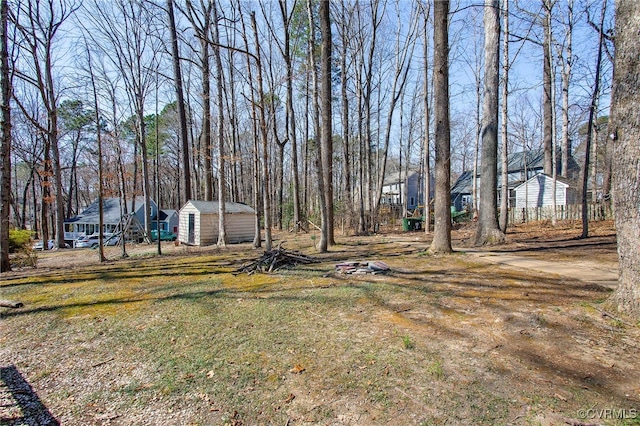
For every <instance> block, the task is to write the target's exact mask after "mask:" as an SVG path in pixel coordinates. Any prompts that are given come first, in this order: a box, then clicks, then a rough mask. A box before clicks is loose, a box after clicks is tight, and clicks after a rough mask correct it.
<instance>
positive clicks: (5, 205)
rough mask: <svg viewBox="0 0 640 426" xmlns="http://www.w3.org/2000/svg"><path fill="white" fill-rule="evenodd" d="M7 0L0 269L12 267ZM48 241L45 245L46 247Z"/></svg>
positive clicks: (1, 18)
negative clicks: (10, 245) (10, 246)
mask: <svg viewBox="0 0 640 426" xmlns="http://www.w3.org/2000/svg"><path fill="white" fill-rule="evenodd" d="M8 15H9V4H8V0H1V1H0V109H1V111H0V113H1V116H0V119H1V120H2V121H0V127H1V128H2V131H1V133H0V138H2V140H0V203H1V204H0V272H7V271H10V270H11V263H10V262H9V213H10V207H11V206H10V203H9V199H10V198H9V194H10V193H11V73H10V70H9V48H8V39H9V36H8V34H7V23H8ZM46 245H47V244H46V243H45V244H43V246H46Z"/></svg>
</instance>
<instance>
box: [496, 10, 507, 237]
mask: <svg viewBox="0 0 640 426" xmlns="http://www.w3.org/2000/svg"><path fill="white" fill-rule="evenodd" d="M502 13H503V15H502V16H503V22H504V28H503V29H502V36H503V37H504V39H503V42H502V49H503V52H502V123H501V130H500V133H501V142H502V150H501V152H500V164H501V167H500V171H501V179H500V180H501V182H502V186H501V188H500V191H501V192H500V217H499V219H498V225H499V227H500V230H501V231H502V232H503V233H506V232H507V225H508V222H509V143H508V139H509V133H508V122H509V120H508V118H509V115H508V107H509V103H508V99H509V67H510V65H509V0H503V1H502Z"/></svg>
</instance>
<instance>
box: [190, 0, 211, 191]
mask: <svg viewBox="0 0 640 426" xmlns="http://www.w3.org/2000/svg"><path fill="white" fill-rule="evenodd" d="M186 6H187V7H186V11H184V12H183V13H184V14H185V15H186V16H187V18H188V19H189V22H190V23H191V26H192V27H193V30H194V31H195V34H196V37H197V38H198V40H199V41H200V63H199V66H200V72H201V79H202V92H200V96H201V99H202V129H201V131H200V137H199V138H198V143H199V150H198V154H199V156H200V157H201V158H202V160H203V162H204V199H205V200H207V201H211V200H213V165H212V157H211V154H212V145H213V142H212V136H211V64H210V62H209V61H210V58H209V56H210V52H211V50H210V49H211V47H210V46H211V40H210V37H209V31H210V30H211V25H212V21H211V20H212V18H213V7H214V2H213V1H208V2H205V1H204V0H200V1H199V3H198V5H197V6H195V5H194V4H193V3H192V2H191V1H187V2H186Z"/></svg>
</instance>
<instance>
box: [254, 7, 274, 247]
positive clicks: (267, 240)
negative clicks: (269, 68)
mask: <svg viewBox="0 0 640 426" xmlns="http://www.w3.org/2000/svg"><path fill="white" fill-rule="evenodd" d="M251 26H252V28H253V34H254V37H255V42H256V54H255V61H256V69H257V77H258V81H257V91H258V97H259V100H260V102H259V105H258V114H259V119H258V122H259V124H258V127H259V128H260V136H261V140H262V203H263V206H262V207H263V210H264V245H265V250H266V251H270V250H271V245H272V236H271V200H270V197H269V195H270V192H269V161H268V160H269V137H268V132H267V118H266V112H265V108H266V98H265V93H264V84H263V78H262V53H261V49H260V38H259V37H258V25H257V24H256V15H255V13H251Z"/></svg>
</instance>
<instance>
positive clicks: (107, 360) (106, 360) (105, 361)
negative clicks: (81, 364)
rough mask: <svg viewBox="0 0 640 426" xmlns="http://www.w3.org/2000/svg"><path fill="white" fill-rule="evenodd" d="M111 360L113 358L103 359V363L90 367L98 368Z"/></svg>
mask: <svg viewBox="0 0 640 426" xmlns="http://www.w3.org/2000/svg"><path fill="white" fill-rule="evenodd" d="M113 360H114V358H113V357H111V358H109V359H105V360H104V361H100V362H97V363H95V364H93V365H92V366H91V367H93V368H96V367H100V366H101V365H104V364H106V363H108V362H111V361H113Z"/></svg>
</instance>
